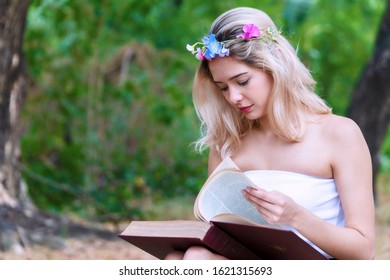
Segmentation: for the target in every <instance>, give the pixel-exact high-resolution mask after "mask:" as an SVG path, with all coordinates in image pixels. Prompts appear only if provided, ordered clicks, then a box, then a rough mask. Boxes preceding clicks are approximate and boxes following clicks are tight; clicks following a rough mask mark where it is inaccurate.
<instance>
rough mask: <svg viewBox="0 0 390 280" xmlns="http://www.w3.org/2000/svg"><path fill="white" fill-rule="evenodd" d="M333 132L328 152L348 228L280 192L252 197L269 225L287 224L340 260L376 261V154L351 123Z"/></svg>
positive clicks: (255, 192) (252, 192) (337, 126)
mask: <svg viewBox="0 0 390 280" xmlns="http://www.w3.org/2000/svg"><path fill="white" fill-rule="evenodd" d="M330 127H331V128H330V129H329V128H326V129H327V134H326V135H328V136H327V137H329V139H327V143H328V144H329V146H328V147H327V151H328V152H329V153H330V155H331V162H330V164H331V166H332V170H333V174H334V178H335V181H336V184H337V188H338V191H339V195H340V199H341V203H342V205H343V209H344V213H345V227H344V228H341V227H337V226H335V225H332V224H329V223H327V222H325V221H323V220H321V219H320V218H318V217H317V216H315V215H314V214H312V213H311V212H309V211H308V210H306V209H305V208H303V207H302V206H300V205H298V204H296V203H295V202H294V201H293V200H292V199H291V198H290V197H288V196H286V195H283V194H281V193H279V192H266V191H264V190H261V189H259V190H254V189H250V190H249V192H247V193H246V196H247V198H248V199H249V200H250V201H251V202H252V203H253V204H255V206H256V207H257V209H258V210H259V211H260V212H261V214H262V215H263V216H265V217H266V219H267V221H268V222H270V223H274V224H287V225H290V226H293V227H294V228H296V229H297V230H298V231H299V232H300V233H301V234H302V235H304V236H305V237H306V238H308V239H309V240H310V241H312V242H313V243H314V244H316V245H317V246H318V247H320V248H321V249H323V250H324V251H326V252H327V253H328V254H330V255H332V256H333V257H335V258H337V259H372V258H374V254H375V253H374V252H375V210H374V202H373V193H372V169H371V159H370V154H369V151H368V148H367V145H366V143H365V140H364V138H363V136H362V134H361V132H360V129H359V128H358V127H357V125H356V124H355V123H353V122H352V121H351V120H348V119H346V118H341V119H337V124H335V123H333V124H332V125H331V126H330Z"/></svg>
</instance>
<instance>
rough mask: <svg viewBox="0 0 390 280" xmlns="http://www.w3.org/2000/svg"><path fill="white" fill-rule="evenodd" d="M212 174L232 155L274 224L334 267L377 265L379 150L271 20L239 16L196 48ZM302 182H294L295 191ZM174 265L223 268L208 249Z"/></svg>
mask: <svg viewBox="0 0 390 280" xmlns="http://www.w3.org/2000/svg"><path fill="white" fill-rule="evenodd" d="M187 48H188V49H189V50H190V51H192V52H193V53H194V54H195V55H196V57H197V58H198V59H200V60H201V62H200V65H199V67H198V70H197V73H196V76H195V80H194V87H193V99H194V104H195V108H196V111H197V113H198V116H199V118H200V120H201V122H202V131H203V135H202V137H201V139H199V141H198V142H197V148H198V149H199V150H203V149H205V148H209V150H210V152H209V174H211V172H212V171H213V170H214V169H215V168H216V167H217V166H218V164H219V163H220V162H221V161H222V159H223V158H225V157H227V156H230V157H231V158H232V159H233V161H234V162H235V163H236V164H237V166H238V167H239V168H240V169H241V170H242V171H244V172H245V173H246V175H247V176H248V177H249V178H250V179H251V180H252V181H253V182H254V183H255V184H256V185H257V186H258V188H256V189H254V188H248V189H246V190H245V191H244V193H243V195H244V196H245V197H246V199H247V200H248V201H249V202H251V203H252V204H253V205H254V206H255V207H256V208H257V210H258V211H259V213H260V214H261V215H263V216H264V217H265V219H266V221H267V222H269V223H271V224H281V225H286V226H288V227H291V228H292V229H293V230H294V231H295V232H296V233H297V234H298V235H300V236H301V237H302V238H303V239H304V240H306V241H307V242H309V243H310V244H311V245H312V246H313V247H315V248H316V249H317V250H318V251H320V252H321V253H323V254H324V255H325V256H327V257H328V258H335V259H373V258H374V256H375V218H374V217H375V211H374V202H373V194H372V173H371V171H372V168H371V160H370V154H369V150H368V148H367V144H366V142H365V140H364V138H363V135H362V133H361V131H360V129H359V128H358V126H357V125H356V124H355V123H354V122H353V121H352V120H350V119H348V118H345V117H341V116H336V115H334V114H332V112H331V109H330V108H329V107H328V106H327V105H326V104H325V102H324V101H323V100H322V99H321V98H319V97H318V96H317V95H316V94H315V93H314V87H315V81H314V80H313V78H312V76H311V75H310V73H309V71H308V70H307V68H306V67H305V66H304V65H303V64H302V63H301V61H300V60H299V58H298V57H297V55H296V52H295V51H294V49H293V48H292V47H291V45H290V44H289V43H288V41H287V40H286V39H285V38H284V37H283V36H282V35H281V34H280V33H279V32H278V31H277V28H276V27H275V25H274V23H273V22H272V20H271V19H270V18H269V17H268V16H267V15H266V14H265V13H264V12H262V11H260V10H257V9H252V8H236V9H233V10H230V11H227V12H225V13H224V14H222V15H221V16H219V17H218V18H217V19H216V20H215V21H214V23H213V24H212V26H211V29H210V33H209V35H208V36H206V37H205V38H204V39H203V42H199V43H197V44H195V45H193V46H187ZM292 182H294V183H292ZM167 259H223V257H222V256H219V255H216V254H214V253H212V252H210V251H208V250H207V249H205V248H201V247H192V248H190V249H188V250H187V251H186V252H173V253H171V254H169V255H168V256H167Z"/></svg>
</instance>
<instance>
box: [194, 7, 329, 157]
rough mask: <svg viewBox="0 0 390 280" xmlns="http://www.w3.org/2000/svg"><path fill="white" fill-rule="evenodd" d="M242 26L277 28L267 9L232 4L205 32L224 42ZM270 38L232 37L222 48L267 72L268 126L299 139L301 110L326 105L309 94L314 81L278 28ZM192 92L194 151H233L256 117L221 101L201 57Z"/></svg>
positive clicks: (322, 108)
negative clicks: (197, 124) (197, 128)
mask: <svg viewBox="0 0 390 280" xmlns="http://www.w3.org/2000/svg"><path fill="white" fill-rule="evenodd" d="M246 24H254V25H256V26H257V27H258V28H259V29H263V30H266V29H267V28H268V27H273V28H274V29H275V30H277V28H276V26H275V24H274V23H273V21H272V20H271V18H270V17H269V16H268V15H267V14H266V13H264V12H262V11H260V10H258V9H253V8H236V9H232V10H229V11H227V12H225V13H223V14H222V15H220V16H219V17H218V18H217V19H216V20H215V21H214V22H213V24H212V25H211V28H210V32H209V33H210V34H215V36H216V39H217V40H218V41H220V42H221V41H226V40H230V39H234V38H236V36H237V35H239V34H242V28H243V26H244V25H246ZM275 36H276V40H277V41H276V42H274V41H271V40H269V41H265V42H264V41H258V40H250V41H242V40H234V41H232V43H231V44H229V45H228V46H227V47H228V48H229V50H230V56H234V57H235V58H236V59H237V60H239V61H241V62H244V63H246V64H247V65H249V66H251V67H257V68H260V69H262V70H264V71H265V72H267V73H269V74H270V75H271V76H272V78H273V89H272V92H271V97H270V100H269V104H268V108H267V114H268V117H269V120H270V124H271V127H272V129H273V131H274V132H275V134H277V135H278V136H279V137H281V138H282V139H284V140H286V141H300V139H301V138H302V136H303V134H304V131H305V119H304V114H305V113H307V112H312V113H319V114H328V113H330V112H331V109H330V108H329V107H328V106H327V105H326V103H325V102H324V100H322V99H321V98H320V97H319V96H318V95H317V94H315V93H314V88H315V85H316V83H315V81H314V79H313V78H312V76H311V74H310V72H309V70H308V69H307V68H306V67H305V66H304V65H303V63H302V62H301V61H300V59H299V58H298V56H297V53H296V51H295V50H294V49H293V47H292V46H291V45H290V43H289V42H288V41H287V40H286V38H284V37H283V36H282V35H280V34H279V33H278V32H276V34H275ZM192 95H193V102H194V106H195V110H196V112H197V114H198V117H199V119H200V121H201V133H202V135H201V138H200V139H199V140H198V141H197V142H196V147H195V148H196V150H198V151H202V150H204V149H205V148H207V147H211V148H214V149H217V150H218V151H219V152H220V153H221V156H222V157H225V156H227V155H232V154H233V153H234V151H235V150H236V149H237V148H238V146H239V145H240V143H241V139H242V137H243V136H245V135H246V134H247V133H249V132H250V130H251V128H252V127H253V126H254V125H255V124H256V121H254V120H248V119H246V118H245V117H244V116H243V115H242V114H240V113H239V112H238V111H237V110H236V108H233V106H231V105H230V104H229V103H228V102H227V101H226V99H225V98H224V97H223V95H222V94H221V93H220V90H219V89H218V87H217V86H216V85H215V84H214V82H213V79H212V76H211V73H210V71H209V68H208V61H207V60H202V61H201V63H200V64H199V66H198V69H197V71H196V74H195V78H194V85H193V92H192Z"/></svg>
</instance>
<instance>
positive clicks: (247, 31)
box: [237, 24, 260, 40]
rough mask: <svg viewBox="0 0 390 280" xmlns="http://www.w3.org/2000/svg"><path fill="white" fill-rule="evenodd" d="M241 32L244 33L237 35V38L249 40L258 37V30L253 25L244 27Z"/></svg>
mask: <svg viewBox="0 0 390 280" xmlns="http://www.w3.org/2000/svg"><path fill="white" fill-rule="evenodd" d="M242 30H243V31H244V33H243V34H241V35H238V36H237V38H243V39H245V40H249V39H251V38H258V37H260V30H259V29H258V28H257V27H256V26H255V25H254V24H247V25H244V27H243V28H242Z"/></svg>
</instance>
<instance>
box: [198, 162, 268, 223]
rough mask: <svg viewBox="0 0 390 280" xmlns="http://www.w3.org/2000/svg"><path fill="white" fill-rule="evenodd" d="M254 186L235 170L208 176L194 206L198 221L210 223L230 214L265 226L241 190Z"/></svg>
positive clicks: (222, 171)
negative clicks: (219, 216) (225, 214)
mask: <svg viewBox="0 0 390 280" xmlns="http://www.w3.org/2000/svg"><path fill="white" fill-rule="evenodd" d="M248 186H252V187H255V186H254V184H253V183H252V182H251V181H250V180H249V179H248V178H247V177H246V176H245V174H244V173H242V172H241V171H237V170H219V171H218V173H215V174H214V175H213V176H210V178H209V180H208V181H207V184H205V186H204V187H203V188H202V190H201V192H200V193H199V195H198V197H197V201H196V204H195V207H196V208H195V214H196V215H197V216H198V218H199V219H201V220H204V221H208V222H209V221H210V220H211V219H212V218H213V217H214V216H216V215H219V214H224V213H232V214H237V215H239V216H242V217H244V218H246V219H248V220H250V221H253V222H255V223H259V224H267V222H266V221H265V220H264V218H263V217H262V216H261V215H260V213H259V212H258V211H257V209H256V208H255V207H254V206H253V205H252V204H251V203H249V202H248V201H247V200H246V199H245V197H244V196H243V194H242V190H243V189H245V188H246V187H248Z"/></svg>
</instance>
